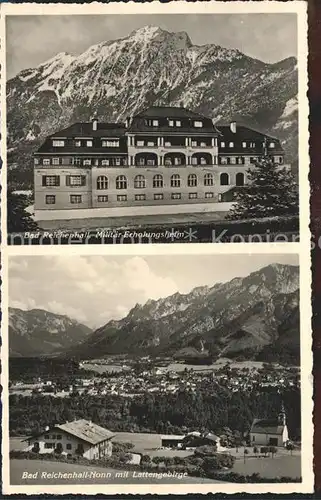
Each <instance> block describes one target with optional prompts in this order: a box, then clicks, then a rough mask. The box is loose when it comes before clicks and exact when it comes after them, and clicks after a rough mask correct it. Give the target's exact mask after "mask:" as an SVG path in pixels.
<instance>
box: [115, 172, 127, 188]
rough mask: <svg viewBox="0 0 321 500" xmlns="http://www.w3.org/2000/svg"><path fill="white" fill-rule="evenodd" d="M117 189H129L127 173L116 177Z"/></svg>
mask: <svg viewBox="0 0 321 500" xmlns="http://www.w3.org/2000/svg"><path fill="white" fill-rule="evenodd" d="M116 189H127V179H126V177H125V175H118V177H116Z"/></svg>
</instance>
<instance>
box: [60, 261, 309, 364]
mask: <svg viewBox="0 0 321 500" xmlns="http://www.w3.org/2000/svg"><path fill="white" fill-rule="evenodd" d="M299 316H300V315H299V268H298V267H297V266H289V265H281V264H273V265H270V266H267V267H265V268H263V269H261V270H259V271H256V272H254V273H251V274H250V275H249V276H247V277H245V278H234V279H233V280H231V281H230V282H228V283H219V284H216V285H214V286H213V287H206V286H205V287H198V288H195V289H194V290H192V291H191V292H190V293H189V294H186V295H181V294H179V293H175V294H174V295H172V296H170V297H166V298H162V299H159V300H149V301H148V302H147V303H146V304H144V305H139V304H136V306H135V307H134V308H132V309H131V311H130V312H129V313H128V315H127V316H126V317H125V318H123V319H121V320H119V321H115V320H112V321H109V322H108V323H107V324H106V325H104V326H102V327H101V328H98V329H97V330H96V331H95V332H93V333H92V334H91V335H89V336H88V337H87V338H86V339H85V341H84V342H83V343H81V344H80V345H79V346H77V347H75V348H73V350H72V352H71V351H69V354H70V355H71V354H72V355H73V356H75V357H76V358H79V359H81V358H82V359H90V358H98V357H102V356H103V355H107V354H124V353H127V354H129V355H141V356H142V355H146V354H151V355H165V356H174V357H178V356H179V354H180V353H182V352H184V350H185V351H186V349H188V350H190V351H192V352H197V353H200V352H202V351H206V352H209V353H210V354H211V355H214V356H224V357H232V358H234V357H239V358H240V357H242V358H245V359H263V360H264V359H271V360H274V361H275V360H281V359H282V358H284V357H287V358H288V359H289V358H291V359H292V360H293V361H295V362H297V361H298V359H299V346H300V330H299Z"/></svg>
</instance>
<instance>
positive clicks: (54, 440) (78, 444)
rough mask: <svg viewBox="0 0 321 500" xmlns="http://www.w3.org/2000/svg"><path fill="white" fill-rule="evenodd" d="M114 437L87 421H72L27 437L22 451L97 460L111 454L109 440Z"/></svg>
mask: <svg viewBox="0 0 321 500" xmlns="http://www.w3.org/2000/svg"><path fill="white" fill-rule="evenodd" d="M113 437H114V435H113V434H112V433H111V432H110V431H108V430H107V429H104V428H103V427H100V426H99V425H96V424H94V423H92V422H89V421H87V420H74V421H73V422H66V423H65V424H58V425H55V426H52V427H47V428H46V429H45V430H44V431H43V432H41V433H39V434H38V435H37V436H32V437H29V438H28V439H27V440H26V441H27V443H28V445H27V446H26V448H25V450H24V451H33V452H35V453H39V454H43V453H59V454H62V455H68V456H81V457H84V458H88V459H90V460H92V459H98V458H102V457H106V456H107V457H109V456H111V454H112V442H111V439H112V438H113Z"/></svg>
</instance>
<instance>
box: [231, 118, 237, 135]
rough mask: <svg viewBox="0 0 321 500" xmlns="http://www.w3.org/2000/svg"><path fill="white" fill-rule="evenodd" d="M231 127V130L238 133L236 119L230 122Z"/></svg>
mask: <svg viewBox="0 0 321 500" xmlns="http://www.w3.org/2000/svg"><path fill="white" fill-rule="evenodd" d="M230 129H231V132H233V134H236V121H232V122H231V123H230Z"/></svg>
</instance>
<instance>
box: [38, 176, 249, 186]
mask: <svg viewBox="0 0 321 500" xmlns="http://www.w3.org/2000/svg"><path fill="white" fill-rule="evenodd" d="M244 180H245V176H244V174H243V173H242V172H238V173H237V174H236V176H235V184H236V185H237V186H243V185H244ZM152 182H153V184H152V185H153V188H163V187H164V178H163V176H162V175H161V174H156V175H154V177H153V181H152ZM198 183H199V179H198V177H197V175H196V174H189V175H188V177H187V186H188V187H196V186H197V185H198ZM203 183H204V186H214V175H213V174H211V173H208V174H205V175H204V177H203ZM229 183H230V178H229V174H227V173H225V172H224V173H221V174H220V185H221V186H228V185H229ZM42 185H43V186H46V187H58V186H60V176H59V175H43V176H42ZM85 185H86V176H85V175H67V176H66V186H70V187H80V186H85ZM96 187H97V189H99V190H103V189H109V179H108V177H107V176H106V175H100V176H99V177H97V182H96ZM146 187H147V182H146V178H145V177H144V176H143V175H136V176H135V178H134V188H136V189H144V188H146ZM170 187H181V177H180V175H179V174H173V175H172V176H171V177H170ZM116 189H128V180H127V177H126V176H125V175H118V176H117V177H116Z"/></svg>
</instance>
